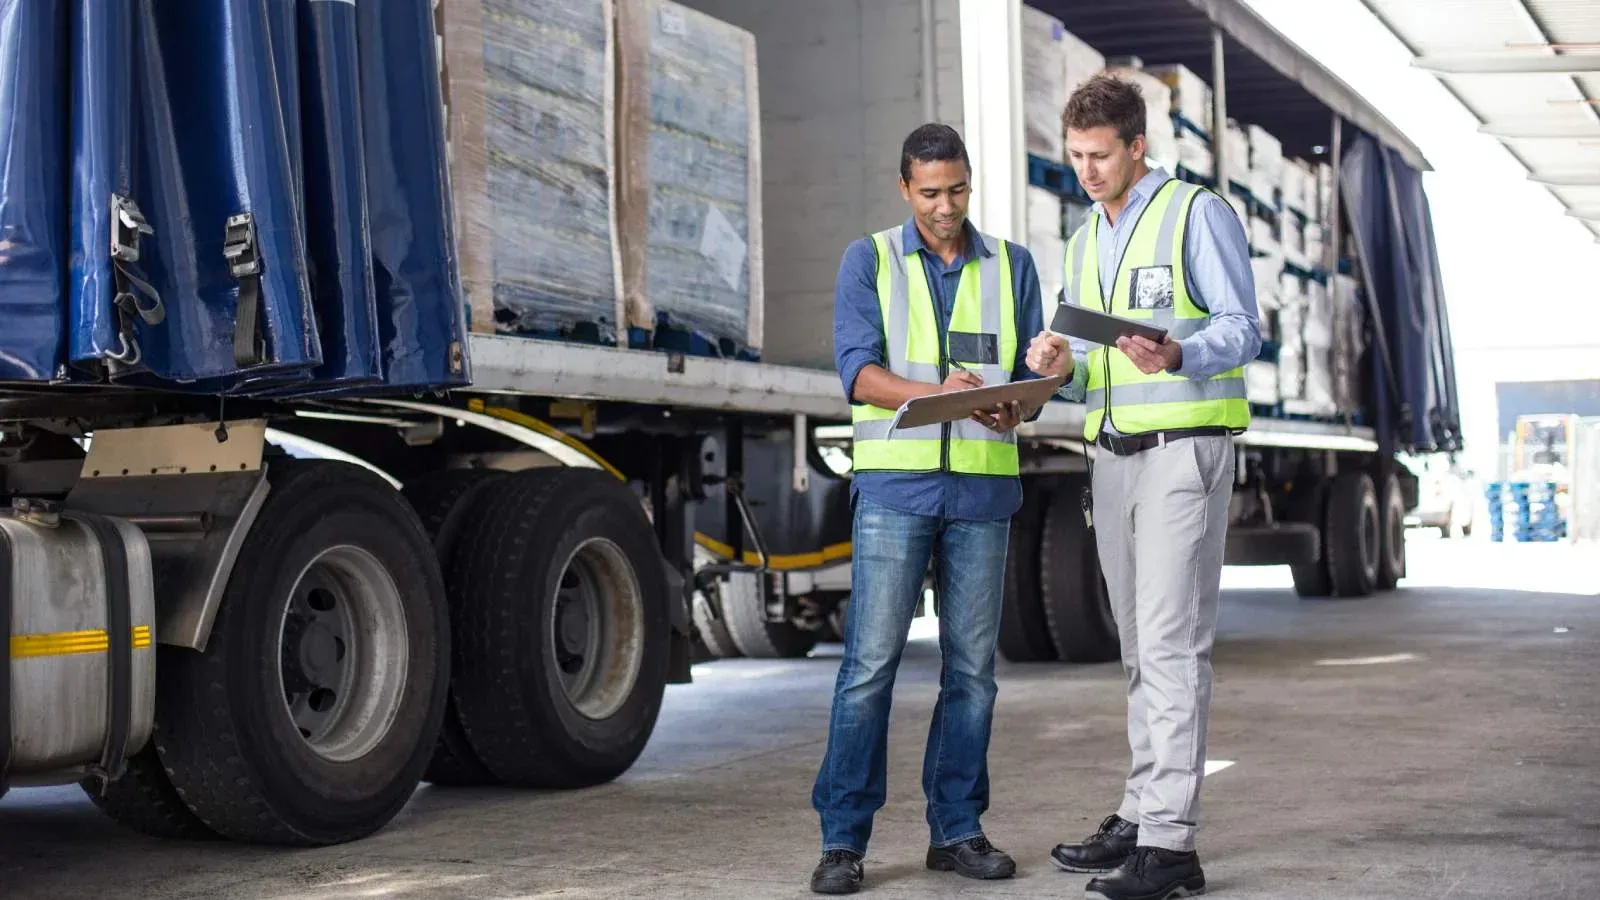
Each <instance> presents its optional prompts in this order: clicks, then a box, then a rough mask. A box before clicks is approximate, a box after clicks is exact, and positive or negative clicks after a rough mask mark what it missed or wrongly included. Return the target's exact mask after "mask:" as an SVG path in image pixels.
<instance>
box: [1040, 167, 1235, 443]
mask: <svg viewBox="0 0 1600 900" xmlns="http://www.w3.org/2000/svg"><path fill="white" fill-rule="evenodd" d="M1200 190H1201V189H1200V188H1199V187H1197V186H1196V185H1192V184H1188V183H1186V182H1182V181H1178V180H1177V179H1170V180H1168V181H1167V182H1166V183H1165V184H1163V185H1162V186H1161V187H1160V188H1159V189H1157V190H1156V193H1155V196H1154V197H1152V198H1151V199H1150V202H1149V203H1147V204H1145V207H1144V209H1143V210H1141V211H1140V213H1139V219H1138V221H1137V222H1135V223H1134V228H1133V235H1132V237H1131V238H1130V239H1129V241H1128V246H1127V249H1126V250H1125V251H1124V252H1123V257H1122V260H1121V262H1120V263H1119V264H1118V266H1117V270H1116V273H1115V275H1116V282H1115V284H1113V286H1112V291H1111V299H1110V302H1109V303H1108V302H1106V300H1105V292H1104V290H1103V287H1102V281H1101V272H1100V250H1099V223H1100V213H1098V212H1097V213H1095V214H1093V215H1091V216H1090V217H1089V221H1088V222H1086V223H1084V224H1083V226H1081V227H1080V228H1079V229H1078V231H1077V233H1076V234H1074V235H1073V236H1072V239H1071V241H1070V242H1069V244H1068V246H1067V252H1066V254H1065V260H1064V265H1065V272H1063V280H1062V283H1063V284H1065V285H1067V290H1068V292H1069V296H1070V299H1071V302H1074V303H1078V304H1080V305H1082V306H1087V307H1090V308H1093V309H1098V310H1102V311H1105V312H1110V313H1114V314H1116V315H1119V316H1125V317H1127V318H1131V319H1140V320H1143V321H1146V322H1149V323H1151V324H1153V325H1159V326H1161V327H1162V328H1165V329H1167V332H1168V334H1169V335H1171V337H1172V339H1173V340H1183V339H1184V338H1188V337H1192V336H1193V335H1195V334H1198V333H1199V332H1200V331H1201V330H1203V329H1204V328H1205V327H1206V325H1207V324H1208V323H1209V322H1210V313H1208V312H1207V311H1206V310H1205V309H1203V308H1201V307H1200V305H1199V304H1197V303H1195V302H1194V298H1193V297H1192V296H1191V295H1190V293H1189V279H1188V273H1187V272H1186V271H1185V254H1184V247H1185V244H1186V242H1187V237H1188V224H1189V210H1190V209H1191V208H1192V206H1193V205H1194V203H1195V201H1196V199H1197V198H1198V197H1199V195H1200ZM1086 365H1088V367H1089V368H1088V375H1089V379H1088V393H1087V394H1086V396H1085V398H1084V399H1085V404H1086V406H1087V415H1086V417H1085V422H1084V437H1086V438H1088V439H1089V440H1091V441H1092V440H1094V439H1095V438H1096V437H1097V436H1098V435H1099V433H1100V428H1101V426H1102V424H1104V422H1105V420H1106V417H1107V416H1108V415H1109V416H1110V419H1111V422H1112V425H1113V427H1114V428H1115V429H1116V430H1117V431H1118V432H1120V433H1122V434H1144V433H1148V432H1152V431H1165V430H1169V429H1177V428H1198V427H1203V426H1223V427H1226V428H1229V429H1231V430H1233V431H1243V430H1244V429H1246V428H1248V427H1249V426H1250V404H1249V403H1248V402H1247V401H1246V400H1245V387H1244V369H1242V368H1238V369H1233V370H1231V371H1227V372H1223V373H1221V374H1220V375H1216V376H1214V377H1211V378H1205V379H1198V380H1196V379H1191V378H1187V377H1184V376H1182V375H1174V374H1169V373H1167V372H1157V373H1156V374H1154V375H1146V374H1145V373H1143V372H1141V371H1139V369H1138V368H1137V367H1136V366H1134V364H1133V361H1132V360H1130V359H1129V358H1128V356H1127V354H1125V353H1123V352H1122V351H1121V350H1118V349H1116V348H1115V347H1104V346H1100V345H1096V344H1091V345H1090V353H1089V358H1088V361H1087V363H1086ZM1108 387H1109V390H1108ZM1108 394H1109V396H1108Z"/></svg>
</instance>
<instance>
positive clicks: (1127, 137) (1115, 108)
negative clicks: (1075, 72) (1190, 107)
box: [1061, 72, 1145, 143]
mask: <svg viewBox="0 0 1600 900" xmlns="http://www.w3.org/2000/svg"><path fill="white" fill-rule="evenodd" d="M1061 124H1062V125H1063V126H1064V127H1063V128H1062V131H1063V132H1065V131H1066V129H1067V128H1076V129H1077V130H1079V131H1084V130H1087V129H1090V128H1101V127H1103V126H1107V125H1109V126H1111V127H1112V128H1115V129H1116V130H1117V137H1119V138H1122V141H1123V143H1130V142H1132V141H1133V139H1134V138H1136V137H1138V136H1139V135H1141V134H1144V125H1145V108H1144V95H1143V94H1141V93H1139V88H1138V87H1137V86H1135V85H1134V84H1132V83H1131V82H1127V81H1123V80H1122V79H1120V78H1117V77H1116V76H1114V75H1110V74H1107V73H1105V72H1101V73H1100V74H1098V75H1095V76H1094V77H1093V78H1090V79H1089V80H1088V81H1085V82H1084V83H1083V85H1082V86H1080V87H1079V88H1078V89H1077V90H1075V91H1073V92H1072V97H1071V99H1069V100H1068V101H1067V108H1066V111H1065V112H1063V113H1062V115H1061Z"/></svg>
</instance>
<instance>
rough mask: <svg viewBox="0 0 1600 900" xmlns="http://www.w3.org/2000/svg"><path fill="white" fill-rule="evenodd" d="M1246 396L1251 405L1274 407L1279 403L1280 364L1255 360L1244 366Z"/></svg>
mask: <svg viewBox="0 0 1600 900" xmlns="http://www.w3.org/2000/svg"><path fill="white" fill-rule="evenodd" d="M1244 396H1245V400H1247V401H1248V402H1250V403H1254V404H1259V405H1261V406H1272V405H1274V404H1276V403H1277V402H1278V364H1277V363H1273V362H1267V361H1266V360H1260V359H1257V360H1253V361H1251V362H1248V363H1245V366H1244Z"/></svg>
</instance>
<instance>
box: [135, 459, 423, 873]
mask: <svg viewBox="0 0 1600 900" xmlns="http://www.w3.org/2000/svg"><path fill="white" fill-rule="evenodd" d="M267 477H268V478H269V479H270V480H271V484H272V491H271V493H270V494H269V495H268V497H267V501H266V504H265V505H264V506H263V507H262V509H261V512H260V515H259V516H258V518H257V519H256V522H255V524H254V525H253V526H252V528H251V530H250V534H249V537H248V539H247V540H246V541H245V544H244V547H243V549H242V550H241V552H240V553H239V557H238V560H237V562H236V563H235V566H234V570H233V574H232V576H231V577H230V578H229V580H228V586H227V589H226V591H225V592H224V594H223V600H222V604H221V606H220V608H219V609H218V611H217V617H216V621H215V622H214V624H213V626H212V629H211V634H210V637H209V639H208V642H207V645H206V649H205V651H204V652H193V651H188V650H178V649H174V650H172V651H171V653H169V654H166V655H164V656H163V657H162V660H161V664H162V669H161V670H160V672H159V674H158V676H157V707H156V730H155V745H156V749H157V750H158V751H159V753H160V757H161V762H162V764H163V765H164V766H165V767H166V770H167V773H168V774H169V775H170V777H171V779H172V784H173V787H174V788H176V789H177V791H178V794H179V796H181V797H182V798H183V799H184V801H185V802H186V803H187V804H188V806H189V808H190V809H192V810H194V812H195V814H196V815H197V816H198V817H199V818H200V819H201V821H203V822H205V824H206V825H208V826H210V827H211V828H212V829H214V830H216V831H217V832H218V833H220V834H222V835H224V836H226V837H229V838H233V839H235V840H241V841H252V842H260V843H275V844H290V845H300V846H315V845H326V844H337V843H343V842H346V841H351V840H355V839H358V838H361V837H365V836H367V835H369V834H371V833H373V832H374V831H377V830H378V829H379V828H382V827H383V826H384V825H385V824H387V823H388V822H389V821H390V820H391V819H393V818H394V816H395V814H396V813H398V812H399V811H400V809H401V808H402V807H403V806H405V804H406V802H407V801H408V800H409V799H410V798H411V795H412V793H413V792H414V791H415V790H416V786H417V782H418V781H419V779H420V778H421V777H422V773H423V770H424V769H425V768H426V767H427V765H428V759H429V757H430V756H431V755H432V753H433V748H434V744H435V743H436V742H437V740H438V736H439V725H440V722H441V720H442V719H443V717H444V701H445V694H446V690H447V685H448V674H449V673H448V655H447V654H448V647H449V636H450V632H449V619H448V615H447V612H446V606H445V599H444V585H443V580H442V578H441V576H440V573H439V566H438V561H437V560H436V559H435V557H434V554H433V548H432V546H431V545H430V544H429V542H428V536H427V533H426V532H424V531H423V528H422V523H421V522H420V521H419V520H418V519H417V515H416V513H415V512H413V511H412V509H411V507H410V506H409V505H407V504H406V502H405V501H404V500H402V499H401V498H400V495H399V494H398V493H397V492H395V491H394V490H392V489H391V488H390V487H389V485H388V484H387V483H386V482H384V481H383V480H381V479H379V478H378V477H377V476H375V475H373V474H371V473H369V472H367V471H366V470H365V469H362V468H360V467H359V466H354V465H349V464H345V463H336V462H323V461H300V460H282V461H278V460H274V461H272V462H271V463H270V464H269V469H268V472H267ZM330 632H331V635H330ZM308 635H314V636H316V637H315V639H314V640H311V641H310V642H307V636H308ZM296 646H298V647H299V648H300V650H301V652H300V653H299V654H295V653H294V651H293V648H294V647H296ZM352 651H353V652H352ZM329 703H331V704H332V705H331V706H328V705H327V704H329ZM319 707H320V708H319Z"/></svg>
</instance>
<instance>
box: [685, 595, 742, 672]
mask: <svg viewBox="0 0 1600 900" xmlns="http://www.w3.org/2000/svg"><path fill="white" fill-rule="evenodd" d="M692 612H693V615H694V629H695V631H696V632H698V633H699V635H700V642H701V643H702V644H705V645H706V650H707V652H709V653H710V654H711V656H712V658H713V659H733V658H734V657H738V656H743V655H744V654H742V653H740V652H739V647H738V645H736V644H734V642H733V635H731V634H729V633H728V621H727V613H725V612H723V611H722V598H721V596H720V595H719V594H718V593H717V592H716V591H715V590H712V591H709V592H707V591H695V592H694V605H693V609H692Z"/></svg>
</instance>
